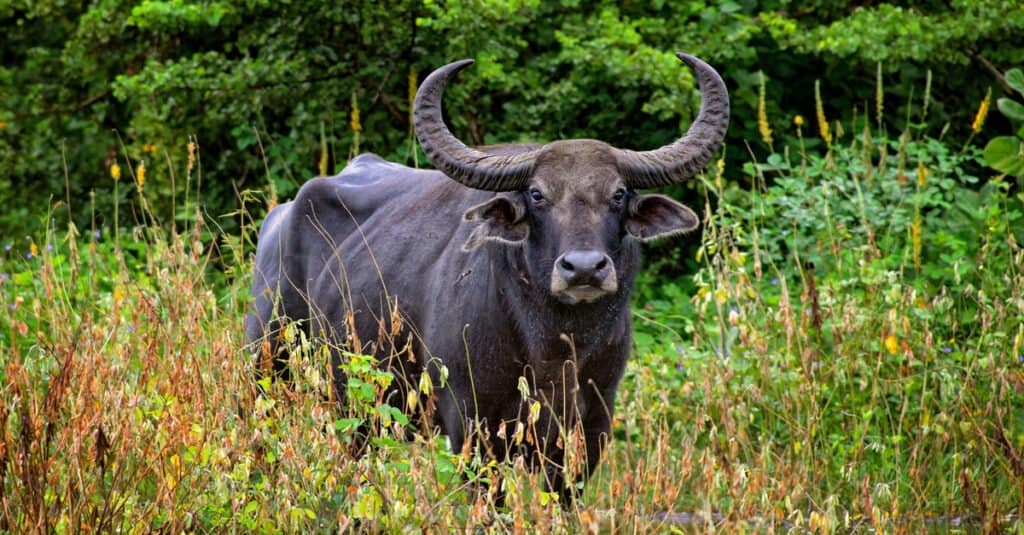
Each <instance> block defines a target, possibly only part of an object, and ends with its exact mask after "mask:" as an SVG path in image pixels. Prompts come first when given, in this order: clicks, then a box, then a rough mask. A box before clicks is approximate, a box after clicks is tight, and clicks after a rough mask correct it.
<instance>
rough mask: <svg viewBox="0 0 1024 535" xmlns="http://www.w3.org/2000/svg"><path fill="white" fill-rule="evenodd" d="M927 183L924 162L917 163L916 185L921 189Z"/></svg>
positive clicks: (926, 169)
mask: <svg viewBox="0 0 1024 535" xmlns="http://www.w3.org/2000/svg"><path fill="white" fill-rule="evenodd" d="M927 183H928V168H927V167H925V166H924V162H917V184H918V185H919V186H921V187H922V188H923V187H924V186H925V184H927Z"/></svg>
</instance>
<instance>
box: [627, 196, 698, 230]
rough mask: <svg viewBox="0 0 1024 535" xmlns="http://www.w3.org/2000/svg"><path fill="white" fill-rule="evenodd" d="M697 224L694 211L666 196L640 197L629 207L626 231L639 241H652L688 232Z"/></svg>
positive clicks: (634, 199)
mask: <svg viewBox="0 0 1024 535" xmlns="http://www.w3.org/2000/svg"><path fill="white" fill-rule="evenodd" d="M698 224H699V221H698V219H697V214H695V213H693V210H690V209H689V208H687V207H686V206H683V205H682V204H680V203H678V202H676V201H674V200H672V199H670V198H668V197H666V196H664V195H657V194H654V195H639V196H637V197H634V198H633V200H632V202H630V204H629V215H628V217H627V218H626V232H628V233H629V235H630V236H633V237H634V238H636V239H638V240H640V241H650V240H654V239H658V238H664V237H666V236H672V235H673V234H681V233H683V232H689V231H691V230H693V229H695V228H697V225H698Z"/></svg>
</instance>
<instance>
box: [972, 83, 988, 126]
mask: <svg viewBox="0 0 1024 535" xmlns="http://www.w3.org/2000/svg"><path fill="white" fill-rule="evenodd" d="M991 105H992V88H991V87H989V88H988V91H986V92H985V98H984V99H983V100H982V101H981V104H980V105H979V106H978V113H976V114H974V122H973V123H971V131H972V132H974V133H975V134H977V133H978V132H981V127H982V126H983V125H984V124H985V117H986V116H988V108H989V106H991Z"/></svg>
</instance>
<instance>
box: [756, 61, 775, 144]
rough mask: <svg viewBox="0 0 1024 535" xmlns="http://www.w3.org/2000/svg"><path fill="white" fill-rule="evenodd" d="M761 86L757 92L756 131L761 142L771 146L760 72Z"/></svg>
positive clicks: (762, 76) (770, 134) (762, 73)
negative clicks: (759, 135)
mask: <svg viewBox="0 0 1024 535" xmlns="http://www.w3.org/2000/svg"><path fill="white" fill-rule="evenodd" d="M760 74H761V85H760V88H759V89H758V92H757V131H758V133H760V134H761V140H763V141H764V142H765V143H766V144H768V145H771V144H772V127H771V125H769V124H768V111H767V110H766V109H765V103H764V93H765V89H764V71H761V73H760Z"/></svg>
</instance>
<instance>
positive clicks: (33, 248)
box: [28, 243, 39, 256]
mask: <svg viewBox="0 0 1024 535" xmlns="http://www.w3.org/2000/svg"><path fill="white" fill-rule="evenodd" d="M28 252H29V254H31V255H32V256H39V248H38V247H36V244H34V243H31V244H29V246H28Z"/></svg>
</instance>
